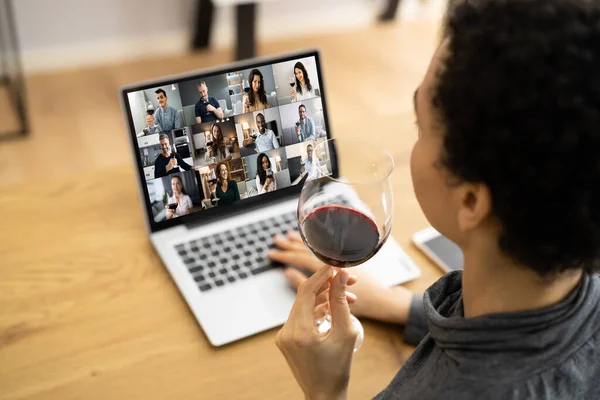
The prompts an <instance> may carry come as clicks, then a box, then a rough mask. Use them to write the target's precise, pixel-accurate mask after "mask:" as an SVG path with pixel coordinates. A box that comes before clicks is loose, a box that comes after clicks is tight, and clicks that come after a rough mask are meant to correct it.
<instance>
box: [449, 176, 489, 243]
mask: <svg viewBox="0 0 600 400" xmlns="http://www.w3.org/2000/svg"><path fill="white" fill-rule="evenodd" d="M457 196H458V202H459V204H458V213H457V218H458V221H457V222H458V229H459V230H460V232H467V231H470V230H472V229H475V228H477V227H478V226H480V225H481V223H482V222H483V221H485V220H486V219H487V218H488V217H489V216H490V214H491V213H492V194H491V192H490V189H489V187H488V186H487V185H484V184H482V183H477V184H473V183H463V184H461V187H460V188H459V189H458V194H457Z"/></svg>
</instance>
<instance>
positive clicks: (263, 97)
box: [244, 69, 269, 113]
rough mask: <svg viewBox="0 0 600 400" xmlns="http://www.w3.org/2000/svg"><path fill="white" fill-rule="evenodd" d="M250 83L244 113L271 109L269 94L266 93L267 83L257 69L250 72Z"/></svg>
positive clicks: (245, 97)
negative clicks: (268, 99)
mask: <svg viewBox="0 0 600 400" xmlns="http://www.w3.org/2000/svg"><path fill="white" fill-rule="evenodd" d="M248 82H250V92H249V93H247V94H245V95H244V113H249V112H254V111H260V110H264V109H265V108H269V102H268V101H267V93H266V92H265V81H264V79H263V76H262V74H261V73H260V71H259V70H257V69H253V70H252V71H250V74H248Z"/></svg>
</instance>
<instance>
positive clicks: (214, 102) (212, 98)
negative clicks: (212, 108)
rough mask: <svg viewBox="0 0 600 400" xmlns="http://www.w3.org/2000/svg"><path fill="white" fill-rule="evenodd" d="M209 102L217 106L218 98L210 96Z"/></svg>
mask: <svg viewBox="0 0 600 400" xmlns="http://www.w3.org/2000/svg"><path fill="white" fill-rule="evenodd" d="M210 102H211V103H213V104H215V105H217V106H218V105H219V100H217V99H215V98H214V97H211V98H210Z"/></svg>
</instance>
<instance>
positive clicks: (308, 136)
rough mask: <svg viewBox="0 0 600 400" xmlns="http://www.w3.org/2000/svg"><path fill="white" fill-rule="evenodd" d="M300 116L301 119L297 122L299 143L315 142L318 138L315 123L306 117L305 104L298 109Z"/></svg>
mask: <svg viewBox="0 0 600 400" xmlns="http://www.w3.org/2000/svg"><path fill="white" fill-rule="evenodd" d="M298 116H299V117H300V118H299V119H298V121H296V134H297V135H298V141H299V142H306V141H307V140H315V139H316V138H317V137H318V136H317V129H316V128H315V121H313V119H312V118H311V117H309V116H307V115H306V106H305V105H304V104H300V107H298Z"/></svg>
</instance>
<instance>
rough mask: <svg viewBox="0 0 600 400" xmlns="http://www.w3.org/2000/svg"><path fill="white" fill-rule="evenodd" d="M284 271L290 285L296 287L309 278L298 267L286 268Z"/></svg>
mask: <svg viewBox="0 0 600 400" xmlns="http://www.w3.org/2000/svg"><path fill="white" fill-rule="evenodd" d="M283 273H284V274H285V277H286V279H287V280H288V282H289V283H290V285H292V287H294V288H296V289H297V288H298V286H300V284H301V283H302V282H304V281H305V280H307V279H308V278H307V277H306V275H305V274H303V273H302V272H300V271H298V270H297V269H296V268H286V269H285V270H284V271H283Z"/></svg>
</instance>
